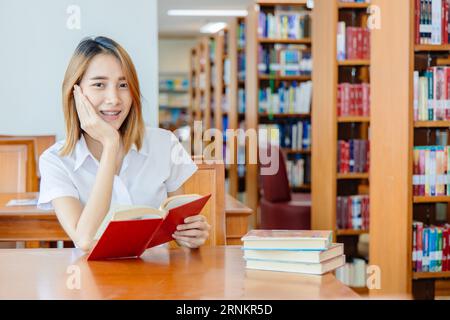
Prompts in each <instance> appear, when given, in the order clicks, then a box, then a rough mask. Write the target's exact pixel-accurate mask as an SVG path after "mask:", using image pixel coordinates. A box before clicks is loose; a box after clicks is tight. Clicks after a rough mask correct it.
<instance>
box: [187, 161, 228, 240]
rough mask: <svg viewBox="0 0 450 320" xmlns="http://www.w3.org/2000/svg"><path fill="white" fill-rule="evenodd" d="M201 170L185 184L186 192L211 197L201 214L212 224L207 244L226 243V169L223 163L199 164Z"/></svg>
mask: <svg viewBox="0 0 450 320" xmlns="http://www.w3.org/2000/svg"><path fill="white" fill-rule="evenodd" d="M198 168H199V170H197V172H196V173H195V174H194V175H193V176H192V177H191V178H190V179H189V180H188V181H187V182H186V183H185V184H184V191H185V193H198V194H201V195H205V194H208V193H211V199H210V200H209V201H208V203H207V204H206V206H205V208H203V210H202V212H201V214H203V215H204V216H206V218H207V219H208V223H209V224H210V225H211V231H210V236H209V239H208V240H207V242H206V243H205V245H207V246H215V245H224V244H225V171H224V166H223V164H211V165H209V164H198Z"/></svg>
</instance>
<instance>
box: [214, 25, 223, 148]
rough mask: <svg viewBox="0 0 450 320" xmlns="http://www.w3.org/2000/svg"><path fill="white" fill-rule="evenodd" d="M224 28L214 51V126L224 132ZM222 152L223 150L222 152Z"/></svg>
mask: <svg viewBox="0 0 450 320" xmlns="http://www.w3.org/2000/svg"><path fill="white" fill-rule="evenodd" d="M224 37H225V32H224V30H221V31H219V32H218V33H217V34H216V35H215V37H214V39H215V46H216V47H215V52H214V66H215V79H214V83H213V86H214V107H215V109H214V128H216V129H219V130H220V131H221V132H223V123H222V117H223V111H224V110H222V102H223V101H222V100H223V55H224V40H225V39H224ZM220 151H222V149H220ZM220 153H222V152H220Z"/></svg>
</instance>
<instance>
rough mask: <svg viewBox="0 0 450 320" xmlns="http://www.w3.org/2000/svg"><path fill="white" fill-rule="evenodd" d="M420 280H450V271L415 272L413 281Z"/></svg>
mask: <svg viewBox="0 0 450 320" xmlns="http://www.w3.org/2000/svg"><path fill="white" fill-rule="evenodd" d="M420 279H450V271H445V272H414V273H413V280H420Z"/></svg>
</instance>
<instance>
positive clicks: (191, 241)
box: [174, 236, 206, 248]
mask: <svg viewBox="0 0 450 320" xmlns="http://www.w3.org/2000/svg"><path fill="white" fill-rule="evenodd" d="M174 238H175V240H177V242H178V243H179V244H180V245H184V246H186V247H188V248H198V247H200V246H201V245H203V244H204V243H205V241H206V239H204V238H191V237H182V236H177V237H174Z"/></svg>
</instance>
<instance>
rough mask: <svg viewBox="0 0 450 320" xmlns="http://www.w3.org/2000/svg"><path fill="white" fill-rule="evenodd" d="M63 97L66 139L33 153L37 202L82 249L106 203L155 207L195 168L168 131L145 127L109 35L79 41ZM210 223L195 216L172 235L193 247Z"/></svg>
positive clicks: (134, 87) (124, 63) (130, 75)
mask: <svg viewBox="0 0 450 320" xmlns="http://www.w3.org/2000/svg"><path fill="white" fill-rule="evenodd" d="M62 98H63V111H64V117H65V122H66V137H67V138H66V140H64V141H59V142H57V143H56V144H54V145H53V146H52V147H50V148H49V149H48V150H46V151H45V152H44V153H43V154H42V156H41V157H40V159H39V168H40V172H41V186H40V197H39V202H38V207H40V208H44V209H49V208H52V207H53V208H54V210H55V212H56V215H57V217H58V220H59V222H60V223H61V225H62V227H63V228H64V230H65V231H66V233H67V234H68V235H69V236H70V238H71V239H72V240H73V242H74V243H75V245H76V246H77V247H79V248H81V249H83V250H85V251H88V250H90V249H91V248H92V246H93V244H94V243H93V242H94V236H95V234H96V232H97V229H98V228H99V226H100V224H101V222H102V221H103V219H104V217H105V215H106V214H107V213H108V211H109V209H110V206H111V205H113V204H142V205H150V206H153V207H159V205H160V204H161V202H162V201H163V200H164V199H165V198H167V196H168V195H169V196H173V195H178V194H182V193H183V188H182V185H183V183H184V182H185V181H186V180H187V179H188V178H189V177H190V176H191V175H192V174H193V173H194V172H195V171H196V170H197V166H196V165H195V164H194V163H193V162H192V160H191V158H190V156H189V155H188V153H187V152H186V151H185V150H184V149H183V147H182V146H181V144H180V143H179V142H178V140H177V138H176V137H175V136H174V135H173V134H172V133H171V132H170V131H166V130H162V129H150V128H146V127H145V126H144V122H143V119H142V110H141V100H140V99H141V94H140V89H139V83H138V77H137V74H136V70H135V68H134V65H133V62H132V61H131V59H130V57H129V55H128V54H127V52H126V51H125V50H124V49H123V48H122V47H121V46H120V45H119V44H117V43H116V42H114V41H113V40H111V39H108V38H105V37H97V38H95V39H85V40H83V41H81V43H80V44H79V45H78V47H77V48H76V50H75V53H74V55H73V57H72V59H71V60H70V63H69V66H68V68H67V71H66V74H65V77H64V82H63V86H62ZM175 158H176V159H175ZM209 229H210V226H209V225H208V223H207V222H206V219H205V217H204V216H201V215H197V216H194V217H190V218H187V219H186V220H185V224H183V225H179V226H178V230H177V231H176V232H175V234H174V235H173V237H174V239H175V240H176V241H177V242H178V244H179V245H182V246H185V247H189V248H196V247H199V246H201V245H202V244H203V243H204V242H205V240H206V239H207V237H208V235H209V234H208V230H209Z"/></svg>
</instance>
